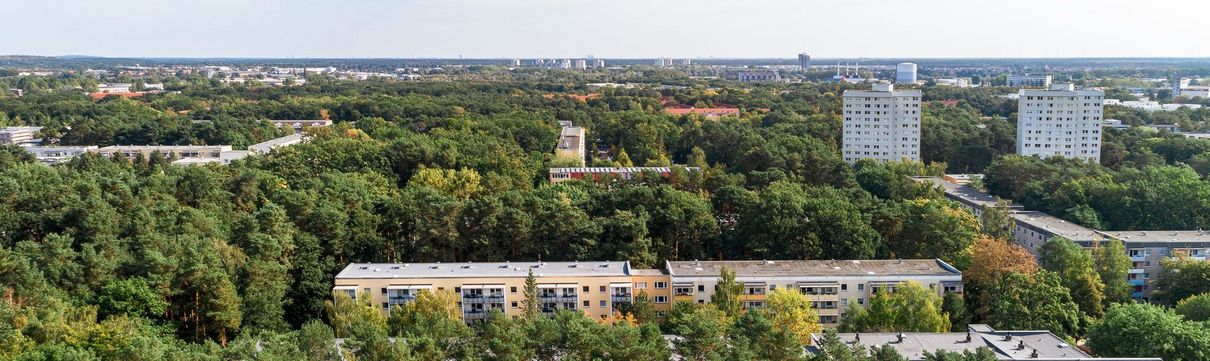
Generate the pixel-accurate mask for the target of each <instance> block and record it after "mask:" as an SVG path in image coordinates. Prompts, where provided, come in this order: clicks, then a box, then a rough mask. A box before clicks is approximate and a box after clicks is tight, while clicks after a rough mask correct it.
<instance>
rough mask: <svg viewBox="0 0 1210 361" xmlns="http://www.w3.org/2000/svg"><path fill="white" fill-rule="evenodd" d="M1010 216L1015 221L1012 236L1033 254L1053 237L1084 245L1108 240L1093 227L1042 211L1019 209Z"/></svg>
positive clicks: (1087, 245) (1089, 245) (1088, 245)
mask: <svg viewBox="0 0 1210 361" xmlns="http://www.w3.org/2000/svg"><path fill="white" fill-rule="evenodd" d="M1012 217H1013V220H1014V221H1015V222H1014V223H1016V225H1014V226H1013V238H1014V239H1016V241H1017V244H1019V245H1021V247H1025V249H1027V250H1029V251H1030V252H1031V253H1033V254H1035V255H1036V254H1038V248H1040V247H1042V245H1043V244H1046V242H1047V241H1049V240H1050V239H1051V238H1054V237H1063V238H1067V239H1070V240H1072V241H1074V242H1076V243H1077V244H1080V245H1083V246H1085V247H1091V246H1092V245H1093V244H1099V243H1101V242H1104V241H1106V240H1108V237H1105V235H1103V234H1101V233H1100V232H1098V231H1097V230H1095V229H1092V228H1088V227H1084V226H1081V225H1078V224H1075V223H1071V222H1068V221H1065V220H1063V219H1062V218H1059V217H1055V216H1051V215H1049V214H1046V213H1042V212H1032V211H1019V212H1013V214H1012Z"/></svg>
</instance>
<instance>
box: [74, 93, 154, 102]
mask: <svg viewBox="0 0 1210 361" xmlns="http://www.w3.org/2000/svg"><path fill="white" fill-rule="evenodd" d="M144 94H147V92H129V93H90V94H88V96H89V97H92V100H94V101H95V100H101V99H105V97H108V96H115V97H123V98H138V97H141V96H143V95H144Z"/></svg>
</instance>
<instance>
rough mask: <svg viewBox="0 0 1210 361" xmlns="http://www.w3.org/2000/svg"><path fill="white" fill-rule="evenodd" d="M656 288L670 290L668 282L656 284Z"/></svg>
mask: <svg viewBox="0 0 1210 361" xmlns="http://www.w3.org/2000/svg"><path fill="white" fill-rule="evenodd" d="M655 288H656V289H660V290H662V289H665V288H668V282H656V283H655Z"/></svg>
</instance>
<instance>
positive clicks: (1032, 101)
mask: <svg viewBox="0 0 1210 361" xmlns="http://www.w3.org/2000/svg"><path fill="white" fill-rule="evenodd" d="M1018 95H1019V96H1020V99H1018V100H1017V154H1020V155H1037V156H1041V157H1043V158H1045V157H1055V156H1058V157H1067V158H1075V159H1082V160H1087V161H1089V162H1100V161H1101V123H1102V122H1103V120H1102V115H1103V114H1104V108H1105V106H1104V103H1105V92H1104V91H1101V90H1075V87H1074V86H1072V85H1071V84H1053V85H1051V86H1050V89H1047V90H1042V89H1021V90H1020V91H1019V92H1018Z"/></svg>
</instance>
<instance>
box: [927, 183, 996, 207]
mask: <svg viewBox="0 0 1210 361" xmlns="http://www.w3.org/2000/svg"><path fill="white" fill-rule="evenodd" d="M912 180H915V181H917V182H932V183H933V184H935V185H937V186H940V187H941V188H942V190H944V191H945V194H947V195H949V196H950V197H954V198H958V199H960V200H962V201H965V202H967V203H971V204H973V205H977V206H980V207H989V206H994V205H996V200H998V199H1000V198H997V197H996V196H993V195H990V194H987V193H983V192H980V191H979V190H977V189H975V188H971V187H970V186H967V185H965V184H958V183H954V182H949V181H946V180H945V179H943V178H941V177H912Z"/></svg>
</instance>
